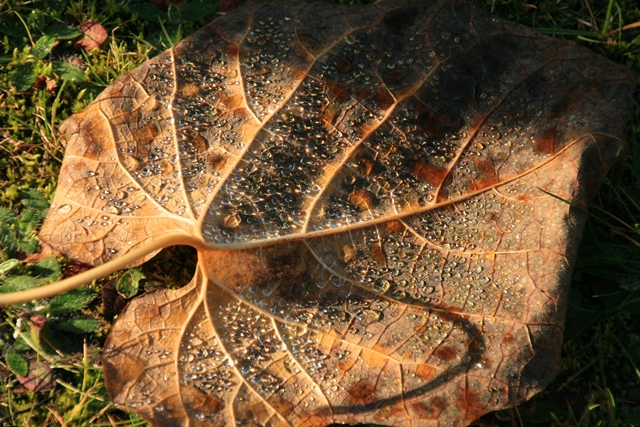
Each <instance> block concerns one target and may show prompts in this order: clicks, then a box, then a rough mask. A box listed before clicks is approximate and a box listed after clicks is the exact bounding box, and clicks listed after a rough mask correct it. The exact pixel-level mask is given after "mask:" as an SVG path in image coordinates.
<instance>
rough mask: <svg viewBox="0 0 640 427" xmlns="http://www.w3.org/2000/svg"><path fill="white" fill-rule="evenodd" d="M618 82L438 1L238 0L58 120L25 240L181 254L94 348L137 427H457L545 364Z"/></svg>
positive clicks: (537, 381) (543, 374)
mask: <svg viewBox="0 0 640 427" xmlns="http://www.w3.org/2000/svg"><path fill="white" fill-rule="evenodd" d="M633 85H634V76H633V75H632V74H631V73H630V72H629V71H628V70H626V69H625V68H623V67H620V66H618V65H615V64H612V63H610V62H609V61H607V60H606V59H604V58H602V57H600V56H598V55H596V54H594V53H593V52H591V51H589V50H587V49H585V48H582V47H579V46H577V45H575V44H573V43H568V42H565V41H561V40H555V39H551V38H548V37H545V36H542V35H540V34H537V33H535V32H534V31H532V30H529V29H527V28H524V27H521V26H518V25H515V24H512V23H509V22H506V21H503V20H500V19H497V18H494V17H492V16H491V15H489V14H488V13H486V12H484V11H482V10H480V9H477V8H475V7H473V6H469V5H467V4H466V3H464V2H461V1H434V2H422V1H400V0H387V1H380V2H378V3H376V4H375V5H373V6H363V7H344V6H338V5H335V4H332V3H326V2H320V1H315V0H307V1H301V2H291V3H289V4H288V5H285V4H282V3H280V2H272V3H268V2H264V1H262V2H247V3H245V4H243V5H242V6H241V7H240V8H239V9H237V10H236V11H234V12H233V13H229V14H227V15H225V16H223V17H221V18H219V19H217V20H216V21H214V22H213V23H211V24H210V25H208V26H207V27H205V28H204V29H202V30H201V31H199V32H198V33H196V34H194V35H193V36H191V37H189V38H187V39H185V40H184V41H183V42H182V43H180V44H178V45H177V46H175V47H174V48H173V49H171V50H169V51H167V52H165V53H163V54H161V55H159V56H157V57H156V58H154V59H152V60H150V61H148V62H146V63H145V64H143V65H142V66H141V67H139V68H138V69H136V70H134V71H132V72H130V73H128V74H126V75H124V76H121V77H120V78H118V79H117V80H116V81H115V82H114V83H113V84H112V85H111V86H109V88H107V89H106V90H105V91H104V92H103V93H102V94H101V95H100V96H99V97H98V99H97V100H96V101H95V102H94V103H93V104H92V105H90V106H89V107H88V108H87V109H85V110H84V111H83V112H81V113H79V114H77V115H75V116H73V117H72V118H70V119H68V120H67V121H66V122H65V123H64V124H63V126H62V127H61V133H62V134H63V135H64V139H65V143H66V157H65V160H64V163H63V166H62V172H61V178H60V179H59V187H58V190H57V191H56V198H55V200H54V202H53V204H52V206H51V210H50V214H49V217H48V219H47V220H46V222H45V224H44V226H43V229H42V232H41V238H42V239H43V240H44V241H46V242H48V243H49V244H51V245H52V246H54V247H55V248H57V249H59V250H60V251H61V252H63V253H64V254H66V255H68V256H70V257H72V258H75V259H78V260H80V261H82V262H87V263H93V264H101V263H104V262H108V261H110V260H113V259H114V258H116V257H119V256H122V255H124V254H126V253H128V252H129V251H131V250H133V249H136V248H140V247H142V246H144V245H147V244H149V243H150V242H154V241H159V240H160V239H166V241H167V242H168V243H167V244H172V243H170V242H175V243H178V242H181V241H183V240H184V239H185V236H196V238H197V239H198V241H199V243H198V246H199V247H198V250H199V263H198V266H197V269H196V274H195V277H194V278H193V280H192V281H191V283H190V284H189V285H187V286H185V287H183V288H182V289H179V290H167V289H162V290H158V291H156V292H152V293H148V294H145V295H143V296H141V297H138V298H136V299H134V300H133V301H132V302H131V303H130V304H129V306H128V307H127V308H126V309H125V310H124V311H123V312H122V313H121V315H120V316H119V319H118V321H117V322H116V324H115V325H114V327H113V329H112V331H111V333H110V335H109V337H108V339H107V342H106V343H105V347H104V354H103V365H104V370H105V382H106V385H107V389H108V391H109V395H110V396H111V398H112V400H113V401H114V403H115V404H116V406H118V407H119V408H122V409H125V410H127V411H131V412H134V413H137V414H140V415H142V416H143V417H145V418H146V419H147V420H149V422H150V423H151V424H152V425H155V426H168V425H194V426H204V425H240V424H251V425H273V426H280V425H282V426H284V425H295V426H321V425H327V424H331V423H374V424H384V425H393V426H401V425H412V426H414V425H415V426H418V425H425V426H426V425H462V424H467V423H470V422H472V421H473V420H474V419H476V418H478V417H480V416H481V415H483V414H485V413H487V412H489V411H493V410H497V409H502V408H506V407H511V406H514V405H517V404H519V403H521V402H523V401H525V400H527V399H529V398H530V397H531V396H532V395H533V394H535V393H536V392H538V391H540V390H541V389H543V388H544V387H545V386H546V385H547V384H548V383H549V382H550V381H551V380H552V379H553V377H554V375H555V373H556V372H557V369H558V365H559V361H560V348H561V342H562V332H563V327H564V313H565V308H566V297H567V284H568V281H569V280H570V277H571V269H572V266H573V262H574V260H575V255H576V248H577V246H578V243H579V240H580V235H581V230H582V227H583V225H584V221H585V218H586V216H585V215H586V214H585V213H584V210H583V208H584V207H585V206H586V203H587V202H588V200H589V199H590V197H592V196H593V195H594V194H595V191H596V189H597V187H598V185H599V184H600V183H601V181H602V180H603V177H604V174H605V173H606V171H607V170H608V169H609V168H610V166H611V165H612V164H613V162H614V161H615V160H616V157H617V156H618V153H619V151H620V149H621V147H623V142H622V138H621V136H622V135H623V133H624V129H625V119H626V117H627V111H628V108H629V104H630V96H631V93H632V92H633ZM150 256H151V255H150ZM145 259H148V257H147V258H145ZM142 261H144V260H143V259H141V260H139V262H142Z"/></svg>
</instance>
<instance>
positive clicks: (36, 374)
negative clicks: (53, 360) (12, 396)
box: [16, 358, 55, 393]
mask: <svg viewBox="0 0 640 427" xmlns="http://www.w3.org/2000/svg"><path fill="white" fill-rule="evenodd" d="M16 378H17V379H18V382H20V384H22V385H23V386H24V388H26V389H27V390H29V391H37V392H40V393H44V392H47V391H51V390H53V387H54V385H55V374H54V372H53V371H52V370H51V366H49V363H48V362H47V361H46V360H43V359H39V358H38V359H34V360H31V362H29V374H28V375H27V376H26V377H23V376H20V375H16Z"/></svg>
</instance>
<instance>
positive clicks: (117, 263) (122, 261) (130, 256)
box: [0, 235, 204, 307]
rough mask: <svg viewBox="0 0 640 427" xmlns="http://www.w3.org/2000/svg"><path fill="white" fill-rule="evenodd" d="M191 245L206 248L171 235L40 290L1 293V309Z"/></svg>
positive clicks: (45, 295) (194, 238)
mask: <svg viewBox="0 0 640 427" xmlns="http://www.w3.org/2000/svg"><path fill="white" fill-rule="evenodd" d="M176 245H189V246H193V247H196V248H198V249H200V248H202V247H204V243H203V242H202V240H200V239H198V238H196V237H193V236H188V235H171V236H166V237H163V238H161V239H158V240H154V241H152V242H149V243H148V244H145V245H143V246H140V247H138V248H136V249H134V250H132V251H130V252H127V253H126V254H124V255H122V256H120V257H118V258H116V259H113V260H111V261H108V262H106V263H104V264H101V265H99V266H97V267H94V268H92V269H91V270H87V271H85V272H82V273H80V274H77V275H75V276H72V277H69V278H67V279H64V280H60V281H57V282H54V283H51V284H50V285H46V286H41V287H39V288H33V289H28V290H25V291H20V292H10V293H6V294H2V293H0V307H6V306H9V305H13V304H21V303H25V302H29V301H34V300H39V299H43V298H50V297H53V296H55V295H58V294H61V293H63V292H68V291H70V290H73V289H76V288H79V287H80V286H82V285H85V284H87V283H90V282H92V281H93V280H96V279H99V278H101V277H105V276H108V275H109V274H111V273H113V272H115V271H118V270H122V269H124V268H127V267H128V266H130V265H131V264H134V263H135V262H136V261H138V260H139V259H141V258H143V257H145V256H147V255H149V254H152V253H154V252H156V251H159V250H161V249H164V248H166V247H168V246H176Z"/></svg>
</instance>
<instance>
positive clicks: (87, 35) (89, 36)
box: [73, 21, 109, 50]
mask: <svg viewBox="0 0 640 427" xmlns="http://www.w3.org/2000/svg"><path fill="white" fill-rule="evenodd" d="M78 28H79V29H80V30H81V31H82V32H83V33H84V37H82V39H80V40H78V41H77V42H75V43H74V44H73V45H74V47H76V48H77V49H85V50H91V49H94V48H96V47H98V46H100V45H101V44H102V43H104V42H105V40H107V37H108V36H109V35H108V34H107V30H105V29H104V27H103V26H102V25H101V24H100V23H98V22H95V21H85V22H83V23H82V24H80V25H78Z"/></svg>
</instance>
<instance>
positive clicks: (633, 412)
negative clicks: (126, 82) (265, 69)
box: [0, 0, 640, 426]
mask: <svg viewBox="0 0 640 427" xmlns="http://www.w3.org/2000/svg"><path fill="white" fill-rule="evenodd" d="M360 2H361V1H360ZM476 2H477V3H478V4H481V5H482V6H483V7H485V8H487V9H490V10H493V11H494V13H496V14H498V15H500V16H502V17H505V18H507V19H510V20H513V21H516V22H519V23H522V24H524V25H527V26H530V27H533V28H536V29H538V30H539V31H541V32H543V33H546V34H549V35H552V36H554V37H559V38H563V39H568V40H575V41H578V42H579V43H581V44H583V45H586V46H588V47H590V48H591V49H593V50H595V51H597V52H599V53H601V54H603V55H605V56H607V57H609V58H610V59H612V60H613V61H616V62H618V63H621V64H624V65H626V66H628V67H630V68H631V69H632V70H634V71H635V73H636V75H639V76H640V28H626V27H625V26H627V25H629V24H634V23H638V22H640V9H638V6H637V2H636V1H635V0H619V1H612V0H611V1H610V0H565V1H556V0H540V1H537V2H535V5H534V4H533V2H532V4H527V3H524V2H523V1H522V0H484V1H480V0H476ZM156 3H162V2H156ZM343 3H355V2H354V1H350V2H344V1H343ZM203 7H204V6H203V5H202V4H201V3H200V2H187V3H185V4H183V5H182V6H180V7H177V6H175V5H171V6H169V7H168V8H167V9H165V10H160V9H157V8H155V7H153V6H151V5H150V4H149V3H147V2H142V1H131V2H127V1H125V0H107V1H106V2H104V1H98V0H76V1H71V0H52V1H29V0H27V1H19V0H4V1H2V2H0V67H1V68H2V71H1V72H0V248H1V249H2V251H1V253H0V281H1V282H2V285H3V286H9V287H12V288H14V289H22V288H26V287H31V286H35V285H40V284H44V283H48V282H50V281H53V280H55V279H57V278H58V277H60V276H62V275H71V274H73V273H75V272H78V271H81V270H83V269H84V268H86V267H85V266H82V265H79V264H77V263H75V262H73V261H69V260H67V259H56V258H53V257H48V258H47V257H42V256H38V255H37V253H38V250H39V248H38V241H37V238H36V235H37V231H38V226H39V224H40V223H41V221H42V219H43V218H44V216H45V215H46V208H47V206H48V204H49V202H50V201H51V200H52V196H53V192H54V190H55V185H56V178H57V173H58V171H59V167H60V161H61V158H62V155H63V153H62V149H61V147H60V145H59V142H58V140H57V137H56V129H57V127H58V125H59V124H60V123H61V122H62V120H64V119H65V118H66V117H68V116H69V115H71V114H73V113H74V112H77V111H80V110H81V109H82V108H83V107H85V106H86V105H87V104H88V103H90V102H91V101H92V100H93V99H94V98H95V97H96V96H97V95H98V94H99V93H100V92H101V91H102V90H103V89H104V88H105V87H106V86H107V85H108V84H109V83H110V82H111V81H112V80H113V79H114V78H115V77H117V76H118V75H120V74H122V73H124V72H126V71H128V70H130V69H132V68H134V67H136V66H137V65H138V64H140V63H141V62H142V61H144V59H145V58H146V57H147V56H152V55H155V54H157V53H159V52H161V51H162V50H164V49H166V48H167V47H169V46H171V45H173V44H174V43H176V42H177V41H178V40H180V39H181V38H183V37H185V36H186V35H188V34H190V33H191V32H193V31H195V30H196V29H197V28H198V27H200V26H201V25H203V24H204V23H206V22H207V21H208V20H209V19H210V18H212V17H213V16H214V14H213V11H212V10H210V9H208V8H207V9H205V10H203V9H202V8H203ZM87 20H94V21H97V22H99V23H101V24H102V25H103V26H104V27H105V28H106V29H107V30H108V31H109V36H110V37H109V39H108V40H107V42H106V43H105V44H104V45H102V47H100V48H98V49H94V50H91V51H88V52H87V51H84V50H76V49H74V48H73V43H74V42H75V41H76V40H77V39H78V32H77V31H74V28H75V26H76V25H78V24H80V23H81V22H84V21H87ZM54 42H55V43H54ZM41 76H44V77H41ZM47 82H49V83H55V84H56V87H55V88H52V89H50V90H47V87H46V83H47ZM635 99H636V101H635V104H634V110H633V113H632V117H631V120H630V122H631V127H630V129H629V133H628V139H629V156H628V158H627V159H626V160H624V161H623V162H622V164H621V165H620V167H619V168H618V169H617V171H616V172H615V173H613V174H612V175H611V177H610V182H607V183H606V185H605V186H604V187H603V189H602V191H601V192H600V193H599V195H598V197H597V199H596V200H595V202H594V206H593V207H592V209H591V220H590V221H589V223H588V225H587V228H586V231H585V235H584V239H583V243H582V246H581V250H580V256H579V259H578V263H577V266H576V270H575V278H574V281H573V283H572V284H571V293H570V300H569V310H568V315H567V327H566V333H565V340H564V346H563V369H562V372H561V373H560V375H559V376H558V378H557V380H556V381H555V382H554V383H553V384H552V385H550V386H549V387H548V388H547V389H546V390H545V391H544V392H542V393H541V394H539V395H538V396H536V397H535V398H534V399H533V400H532V401H531V402H529V403H526V404H524V405H521V406H520V407H518V408H516V409H513V410H506V411H501V412H499V413H494V414H489V415H487V416H485V417H483V419H482V422H483V423H486V425H504V426H511V425H562V426H615V425H634V424H635V425H640V180H639V178H640V140H639V137H640V109H639V108H638V105H637V104H638V101H637V100H638V97H637V95H636V97H635ZM171 251H173V252H172V253H171V252H165V253H163V254H161V255H159V256H158V257H156V258H155V259H154V260H152V261H151V262H149V263H147V264H146V265H145V266H143V267H141V268H140V269H138V270H136V272H135V273H131V274H129V275H128V276H126V277H125V278H122V277H120V276H119V275H114V276H113V277H111V278H107V279H105V280H103V281H100V282H97V283H92V284H91V285H90V286H89V288H88V289H86V290H82V291H76V292H74V293H71V294H70V295H64V296H59V297H56V298H53V299H51V300H50V301H48V302H39V303H34V304H31V305H25V306H21V307H12V308H9V309H6V310H4V309H0V425H2V426H5V425H7V426H14V425H15V426H41V425H45V426H56V425H62V426H85V425H97V426H100V425H103V426H114V425H118V426H140V425H144V421H143V420H142V419H140V418H138V417H134V416H130V415H128V414H124V413H122V412H119V411H117V410H115V409H114V408H113V407H112V406H110V404H109V400H108V397H107V395H106V391H105V389H104V385H103V377H102V371H101V368H100V363H99V360H100V359H99V357H100V356H99V355H100V351H101V346H102V344H103V342H104V338H105V336H106V333H107V332H108V330H109V326H110V324H111V323H112V321H113V318H114V316H115V315H116V313H117V312H118V310H119V309H120V308H122V306H123V304H124V303H125V302H126V298H125V297H124V296H123V295H126V296H132V295H135V294H136V293H140V292H142V291H143V289H150V288H153V287H156V286H165V285H167V284H168V286H177V285H178V284H181V283H186V282H187V281H188V280H189V279H190V277H191V271H192V269H193V264H192V263H190V262H187V263H186V265H175V263H171V262H168V261H167V260H170V259H175V258H176V257H179V258H184V259H190V260H193V258H194V257H193V252H192V251H190V250H189V249H184V248H175V249H172V250H171ZM176 252H177V253H176ZM27 373H31V374H37V375H36V378H37V381H36V382H37V387H36V389H35V390H33V388H34V387H33V384H34V382H31V383H26V382H25V381H24V379H21V378H20V377H18V375H19V374H23V376H24V375H26V374H27ZM25 383H26V384H27V385H25Z"/></svg>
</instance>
